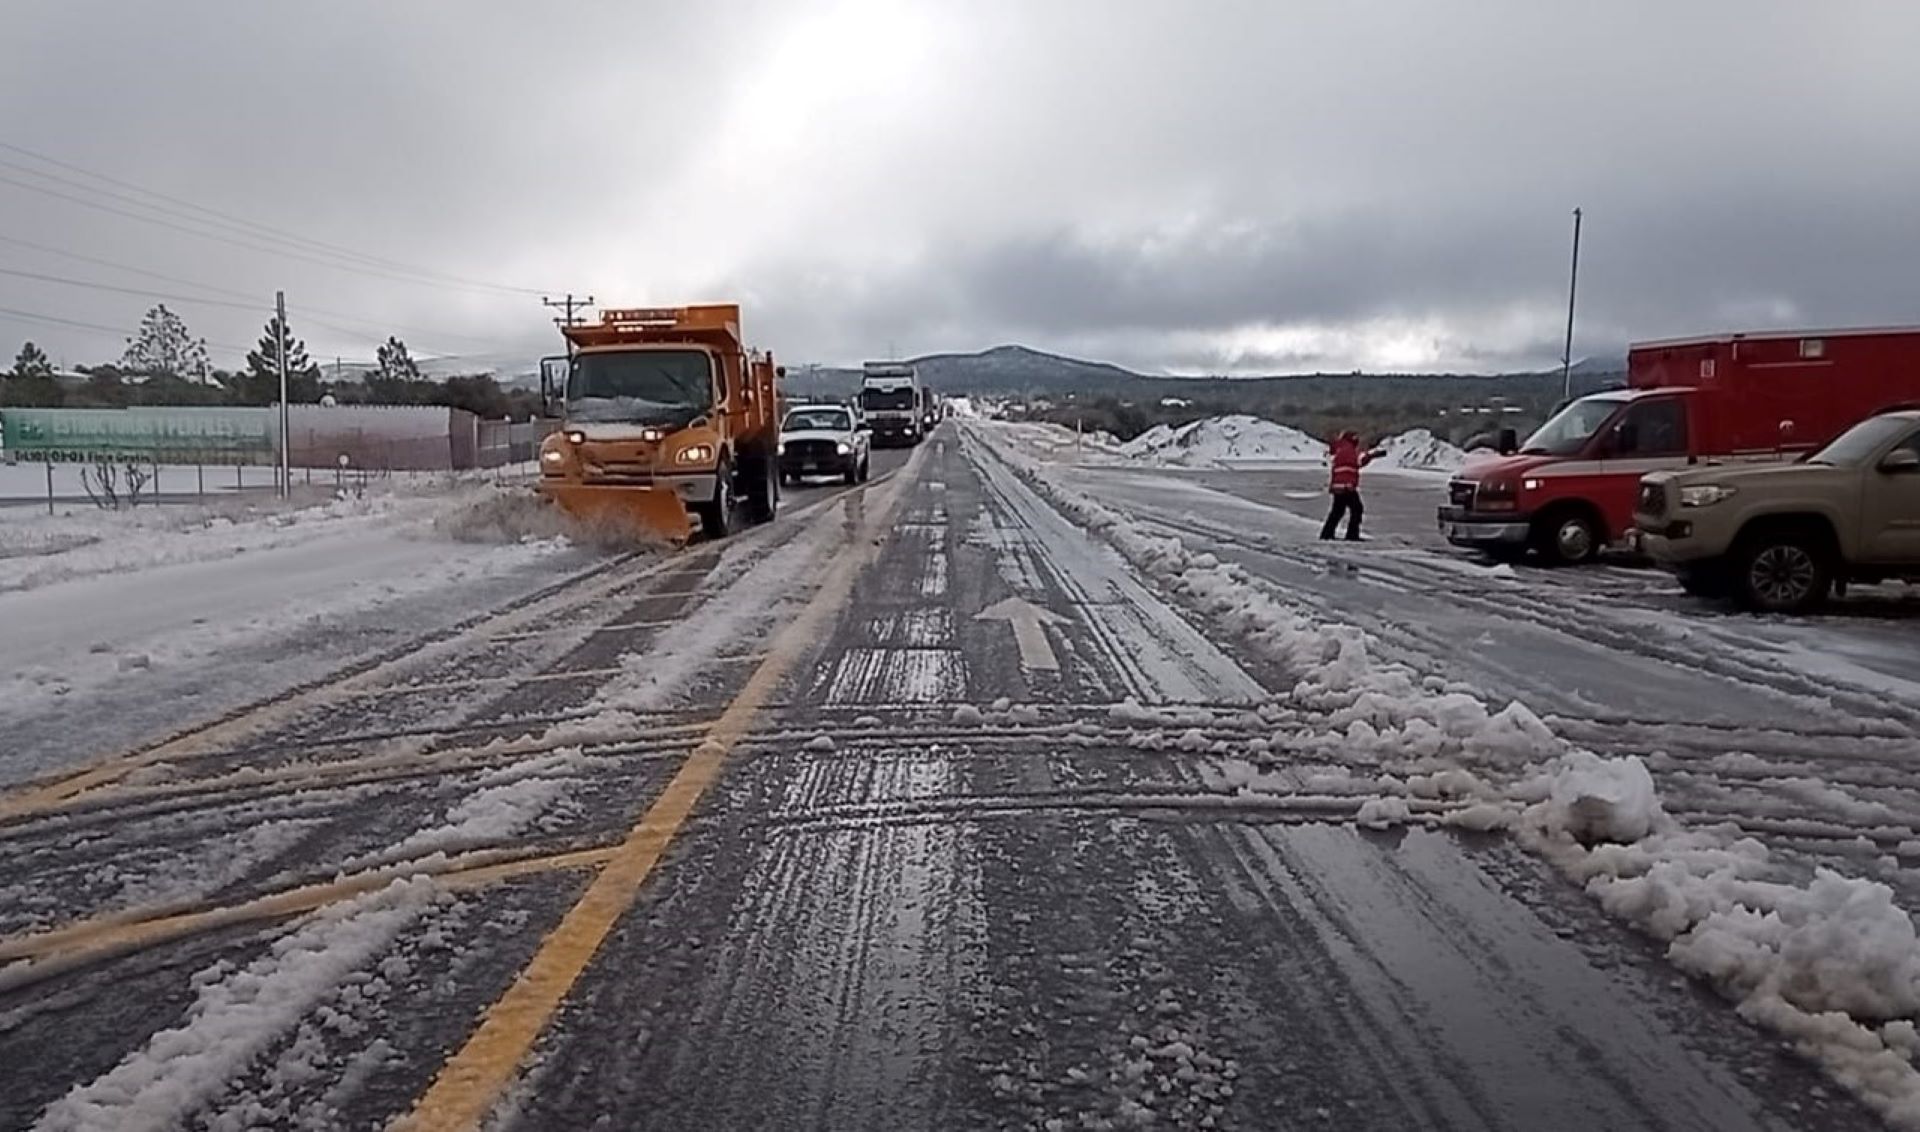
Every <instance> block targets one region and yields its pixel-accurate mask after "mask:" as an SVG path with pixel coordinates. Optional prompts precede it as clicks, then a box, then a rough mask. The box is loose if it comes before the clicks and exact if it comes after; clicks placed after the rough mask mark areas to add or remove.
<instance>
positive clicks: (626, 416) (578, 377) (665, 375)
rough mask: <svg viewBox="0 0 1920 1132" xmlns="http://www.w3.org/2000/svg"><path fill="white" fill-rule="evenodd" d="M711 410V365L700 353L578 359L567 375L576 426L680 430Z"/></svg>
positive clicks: (635, 352) (644, 352)
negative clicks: (618, 424)
mask: <svg viewBox="0 0 1920 1132" xmlns="http://www.w3.org/2000/svg"><path fill="white" fill-rule="evenodd" d="M712 407H713V362H712V359H711V358H709V357H708V355H707V354H706V353H704V352H702V351H700V350H631V351H625V352H622V353H612V354H580V355H578V356H576V357H575V358H574V359H573V364H572V366H571V367H570V368H569V370H568V373H567V415H568V416H569V417H570V418H572V419H574V420H578V421H602V422H615V421H618V422H622V423H632V424H649V425H663V426H670V427H673V428H680V427H682V426H684V425H686V424H687V423H688V422H689V421H691V420H693V419H694V418H695V417H698V416H701V415H702V414H704V413H706V411H707V410H708V409H710V408H712Z"/></svg>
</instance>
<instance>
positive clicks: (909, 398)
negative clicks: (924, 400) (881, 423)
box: [860, 389, 913, 410]
mask: <svg viewBox="0 0 1920 1132" xmlns="http://www.w3.org/2000/svg"><path fill="white" fill-rule="evenodd" d="M860 403H861V404H862V405H865V406H866V407H867V408H868V409H869V410H873V409H911V408H913V390H912V389H867V390H862V391H861V393H860Z"/></svg>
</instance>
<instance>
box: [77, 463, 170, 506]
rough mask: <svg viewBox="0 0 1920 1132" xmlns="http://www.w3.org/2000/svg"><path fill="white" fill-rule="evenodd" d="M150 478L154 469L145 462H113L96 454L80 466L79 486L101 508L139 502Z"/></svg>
mask: <svg viewBox="0 0 1920 1132" xmlns="http://www.w3.org/2000/svg"><path fill="white" fill-rule="evenodd" d="M152 482H153V469H152V468H151V467H149V466H148V465H146V464H141V463H136V462H134V461H131V460H129V461H127V462H125V463H119V464H117V463H115V462H113V461H112V460H110V459H105V458H96V459H95V460H94V461H93V462H92V463H91V464H88V465H87V466H85V467H83V468H81V469H80V486H81V488H83V489H84V490H85V491H86V493H87V498H88V499H91V500H93V505H94V506H95V507H98V508H100V509H101V510H102V511H118V510H120V509H121V508H122V507H138V506H140V498H141V496H142V495H144V494H145V493H146V490H147V485H148V484H150V483H152Z"/></svg>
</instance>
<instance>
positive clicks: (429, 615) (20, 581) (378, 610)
mask: <svg viewBox="0 0 1920 1132" xmlns="http://www.w3.org/2000/svg"><path fill="white" fill-rule="evenodd" d="M525 492H526V489H525V488H523V487H511V486H496V485H490V484H487V483H485V482H460V481H456V480H453V479H450V478H444V477H442V478H436V479H429V480H422V481H417V482H409V481H405V480H401V481H393V482H389V483H385V484H380V485H376V486H375V487H374V488H373V489H372V490H370V491H368V492H367V493H366V494H364V495H358V496H356V495H355V494H352V493H348V494H345V495H343V496H342V497H339V498H331V497H330V496H329V493H327V492H323V491H320V490H318V489H306V488H300V489H297V490H296V493H295V497H294V498H293V499H292V500H291V501H287V502H282V501H279V500H276V499H273V498H272V497H270V496H268V497H256V496H247V497H245V498H235V499H227V500H221V501H218V502H216V503H215V504H213V505H210V506H206V507H199V506H169V507H142V508H134V509H130V510H124V511H112V512H109V511H101V510H98V509H95V508H93V507H91V506H86V507H73V508H66V509H63V510H64V513H62V514H60V515H56V516H47V515H44V514H37V513H26V514H17V515H14V516H13V517H11V518H8V519H6V520H5V521H0V731H4V732H5V733H6V734H7V735H8V740H7V742H5V743H4V744H0V781H10V780H18V779H20V778H23V777H27V776H30V775H32V774H36V773H39V772H41V771H44V770H46V769H47V768H49V767H50V766H53V765H57V763H58V762H59V761H60V750H61V749H62V748H67V749H77V750H79V751H85V750H87V749H88V748H90V747H92V746H94V745H95V744H99V743H111V742H115V741H127V740H129V739H131V738H132V737H133V736H134V735H137V734H139V733H140V729H141V727H142V726H143V720H144V719H145V718H146V717H147V716H148V715H149V714H150V712H149V711H148V710H147V709H150V708H157V709H164V708H165V707H166V706H167V704H168V703H169V702H170V701H173V700H174V699H175V698H176V697H189V698H190V699H191V701H192V702H193V704H194V705H195V709H196V712H197V713H209V712H212V711H216V710H218V709H220V708H222V707H224V706H228V705H231V704H233V703H237V702H240V701H243V700H250V699H257V698H260V697H262V696H265V695H270V694H272V693H273V692H275V691H276V690H278V689H279V688H282V687H287V686H290V685H291V684H293V683H296V682H298V681H299V680H301V679H305V678H310V677H311V676H313V675H315V674H317V672H318V671H320V670H323V669H324V668H325V667H326V666H327V665H329V664H336V663H338V662H339V661H340V660H341V653H340V652H339V651H338V650H339V647H340V646H341V645H343V644H345V645H346V647H347V648H348V649H349V650H351V648H352V642H353V641H354V640H355V639H356V638H364V639H366V640H374V639H381V638H386V637H389V636H391V634H392V633H394V632H396V631H399V630H400V629H402V628H403V627H405V628H411V629H414V630H416V631H422V630H424V629H426V628H428V627H431V626H432V625H434V624H437V623H439V622H440V621H441V620H442V619H444V618H445V617H447V616H450V615H456V614H461V613H465V612H469V611H470V610H471V609H472V607H473V604H474V603H475V602H476V601H497V600H500V599H501V598H502V597H503V596H505V595H510V594H512V593H515V592H518V591H522V590H525V589H529V588H532V587H536V586H539V585H541V584H544V583H546V582H547V581H549V580H551V578H552V577H553V576H554V574H555V573H556V572H558V571H564V570H566V569H569V568H573V567H574V566H576V565H578V564H579V563H582V562H584V561H585V560H586V556H584V555H582V554H581V553H580V552H577V551H575V550H573V549H572V548H571V546H570V544H569V543H568V541H567V539H566V537H565V536H564V534H562V533H561V529H560V528H559V527H558V525H557V524H556V525H553V526H551V527H542V526H539V525H532V526H527V527H524V528H521V529H512V528H511V527H510V526H507V525H503V524H501V523H500V522H499V515H500V514H501V513H502V512H506V513H516V512H518V513H524V514H526V515H530V516H533V517H534V518H535V519H536V521H537V520H538V519H539V518H540V512H539V511H538V509H537V508H534V507H525V506H519V505H517V503H516V501H517V500H518V499H519V498H520V497H522V496H523V495H524V494H525ZM527 502H529V503H530V502H531V500H530V499H529V500H527ZM0 513H4V512H0ZM462 539H467V540H469V541H461V540H462ZM474 540H478V541H474ZM175 710H176V711H177V704H176V705H175ZM54 736H58V737H59V739H58V741H57V742H56V741H55V740H54V738H53V737H54Z"/></svg>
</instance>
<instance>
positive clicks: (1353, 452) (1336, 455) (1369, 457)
mask: <svg viewBox="0 0 1920 1132" xmlns="http://www.w3.org/2000/svg"><path fill="white" fill-rule="evenodd" d="M1372 462H1373V453H1371V452H1362V451H1360V438H1359V437H1358V436H1356V435H1354V434H1353V433H1351V432H1343V433H1341V434H1340V435H1339V436H1336V437H1334V439H1333V474H1332V476H1331V477H1329V480H1328V483H1327V490H1329V491H1359V490H1360V469H1361V468H1363V467H1366V466H1367V465H1368V464H1371V463H1372Z"/></svg>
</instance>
